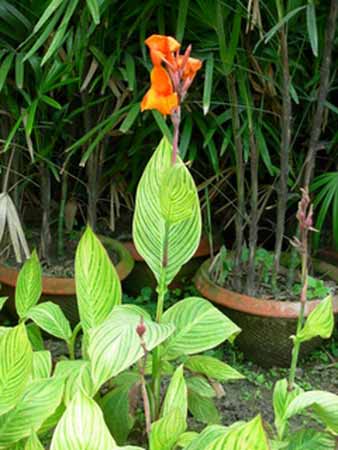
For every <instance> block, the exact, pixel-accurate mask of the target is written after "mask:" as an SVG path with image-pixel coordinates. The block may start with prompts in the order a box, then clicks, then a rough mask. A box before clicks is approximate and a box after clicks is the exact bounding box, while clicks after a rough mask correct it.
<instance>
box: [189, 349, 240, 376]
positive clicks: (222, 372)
mask: <svg viewBox="0 0 338 450" xmlns="http://www.w3.org/2000/svg"><path fill="white" fill-rule="evenodd" d="M184 367H185V368H186V369H189V370H190V371H191V372H194V373H201V374H203V375H205V376H207V377H208V378H213V379H215V380H218V381H227V380H239V379H243V378H245V377H244V376H243V375H242V374H241V373H239V372H238V371H237V370H236V369H233V368H232V367H230V366H229V365H228V364H225V363H224V362H223V361H220V360H219V359H217V358H213V357H212V356H204V355H197V356H192V357H191V358H189V359H188V360H187V361H186V362H185V363H184Z"/></svg>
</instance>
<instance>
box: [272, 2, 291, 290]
mask: <svg viewBox="0 0 338 450" xmlns="http://www.w3.org/2000/svg"><path fill="white" fill-rule="evenodd" d="M277 7H278V15H279V20H281V19H282V17H281V16H280V15H281V14H282V10H281V5H280V4H279V2H277ZM279 35H280V42H281V57H282V61H281V63H282V67H283V83H282V85H283V88H282V97H283V103H282V118H281V127H282V137H281V148H280V176H279V186H278V193H277V222H276V242H275V261H274V273H273V280H272V283H273V287H274V289H275V290H276V289H277V277H278V274H279V271H280V259H281V254H282V245H283V239H284V234H285V217H286V209H287V201H288V177H289V152H290V145H291V116H292V105H291V95H290V69H289V55H288V41H287V29H286V27H285V26H284V27H283V28H282V29H281V31H280V34H279Z"/></svg>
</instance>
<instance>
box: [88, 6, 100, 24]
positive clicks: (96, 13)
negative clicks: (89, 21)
mask: <svg viewBox="0 0 338 450" xmlns="http://www.w3.org/2000/svg"><path fill="white" fill-rule="evenodd" d="M86 1H87V6H88V9H89V11H90V14H91V16H92V18H93V21H94V23H95V25H98V24H99V23H100V7H99V4H98V2H97V0H86Z"/></svg>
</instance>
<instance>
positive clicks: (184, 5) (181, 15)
mask: <svg viewBox="0 0 338 450" xmlns="http://www.w3.org/2000/svg"><path fill="white" fill-rule="evenodd" d="M188 8H189V0H180V2H179V4H178V17H177V25H176V39H177V40H178V41H179V42H182V41H183V37H184V30H185V23H186V20H187V14H188Z"/></svg>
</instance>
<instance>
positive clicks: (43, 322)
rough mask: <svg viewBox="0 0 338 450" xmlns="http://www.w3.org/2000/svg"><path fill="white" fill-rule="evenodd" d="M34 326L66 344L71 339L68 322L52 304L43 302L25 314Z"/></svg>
mask: <svg viewBox="0 0 338 450" xmlns="http://www.w3.org/2000/svg"><path fill="white" fill-rule="evenodd" d="M27 318H28V319H31V320H32V321H33V322H34V323H36V325H38V326H39V327H40V328H42V329H43V330H44V331H46V332H47V333H49V334H51V335H52V336H55V337H57V338H59V339H63V340H65V341H66V342H68V341H69V340H70V338H71V337H72V330H71V328H70V324H69V321H68V320H67V318H66V316H65V315H64V313H63V312H62V309H61V308H60V306H59V305H56V304H55V303H52V302H43V303H40V304H39V305H36V306H34V307H33V308H31V309H30V310H29V312H28V314H27Z"/></svg>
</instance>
